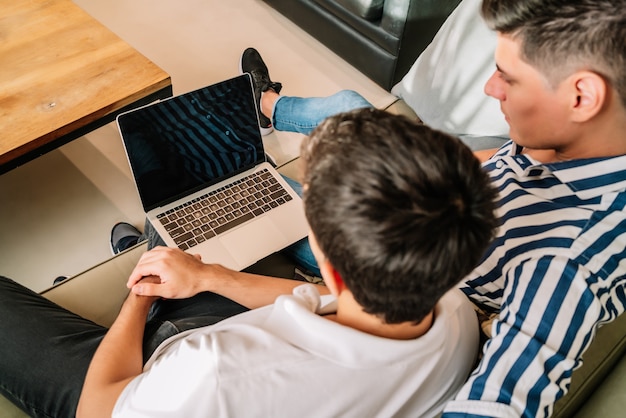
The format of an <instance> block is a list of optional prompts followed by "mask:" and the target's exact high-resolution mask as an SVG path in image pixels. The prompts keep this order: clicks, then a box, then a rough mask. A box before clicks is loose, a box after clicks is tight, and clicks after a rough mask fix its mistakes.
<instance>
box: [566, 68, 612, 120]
mask: <svg viewBox="0 0 626 418" xmlns="http://www.w3.org/2000/svg"><path fill="white" fill-rule="evenodd" d="M572 77H573V78H572V87H573V96H574V100H573V105H572V108H571V109H572V118H573V119H572V120H573V121H574V122H585V121H587V120H590V119H592V118H593V117H594V116H596V115H597V114H598V113H600V111H601V110H602V108H603V107H604V105H605V102H606V100H607V94H608V89H609V88H610V86H609V85H608V84H607V82H606V80H605V79H604V78H602V76H600V75H599V74H597V73H594V72H592V71H578V72H576V73H575V74H573V75H572Z"/></svg>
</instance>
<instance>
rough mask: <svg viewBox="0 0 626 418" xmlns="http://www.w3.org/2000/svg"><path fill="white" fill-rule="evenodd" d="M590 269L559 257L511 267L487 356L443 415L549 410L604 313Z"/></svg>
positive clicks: (516, 414) (532, 414)
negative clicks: (591, 285)
mask: <svg viewBox="0 0 626 418" xmlns="http://www.w3.org/2000/svg"><path fill="white" fill-rule="evenodd" d="M590 274H591V273H590V272H589V271H588V270H586V269H585V268H584V267H583V266H580V265H577V264H576V263H575V262H574V261H572V260H569V259H567V258H563V257H555V256H544V257H541V258H539V259H531V260H527V261H525V262H523V263H520V265H519V266H517V268H515V269H513V271H510V272H509V275H508V276H509V277H507V280H506V282H507V284H508V285H507V286H506V288H505V289H504V294H503V296H502V297H503V303H502V307H501V311H500V315H499V316H498V318H497V319H496V320H495V321H494V324H493V325H492V332H493V336H492V338H491V339H490V340H489V341H488V342H487V343H486V344H487V345H486V348H485V351H484V356H483V358H482V360H481V362H480V364H479V366H478V367H477V369H476V370H475V371H474V373H473V374H472V376H470V378H469V379H468V381H467V383H466V384H465V385H464V386H463V388H462V389H461V391H460V392H459V393H458V395H457V396H456V397H455V400H453V401H451V402H449V403H448V405H447V406H446V408H445V411H444V415H443V416H444V417H445V418H452V417H461V416H463V417H465V416H472V417H538V416H549V414H550V413H551V411H552V408H553V405H554V402H555V401H556V400H557V399H558V398H560V397H561V396H563V395H564V393H565V392H566V387H567V384H568V383H569V381H570V380H571V372H572V370H573V369H574V367H575V366H576V364H577V363H576V362H577V361H578V360H579V359H580V357H581V356H582V353H583V351H584V350H585V349H586V347H587V345H588V344H589V342H590V340H591V338H590V336H591V335H592V333H593V329H594V327H595V326H596V324H597V321H598V320H599V318H600V317H601V315H602V308H601V307H600V304H599V302H598V300H597V298H596V297H595V296H594V295H593V293H592V292H591V291H590V290H589V289H588V286H587V279H588V278H589V276H590Z"/></svg>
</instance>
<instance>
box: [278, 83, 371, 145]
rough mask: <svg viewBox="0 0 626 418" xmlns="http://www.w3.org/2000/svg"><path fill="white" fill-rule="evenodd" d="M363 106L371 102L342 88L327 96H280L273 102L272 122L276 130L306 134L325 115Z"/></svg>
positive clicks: (369, 104)
mask: <svg viewBox="0 0 626 418" xmlns="http://www.w3.org/2000/svg"><path fill="white" fill-rule="evenodd" d="M363 107H372V104H371V103H369V102H368V101H367V100H365V98H363V96H361V95H360V94H358V93H357V92H355V91H352V90H342V91H340V92H338V93H335V94H333V95H332V96H328V97H307V98H302V97H289V96H280V98H279V99H278V100H277V101H276V103H274V109H273V111H272V119H273V120H272V123H273V125H274V128H275V129H276V130H278V131H288V132H299V133H302V134H305V135H308V134H309V133H310V132H311V131H312V130H313V129H314V128H315V127H316V126H317V125H319V124H320V122H322V121H323V120H324V119H326V118H327V117H329V116H332V115H336V114H337V113H341V112H347V111H349V110H354V109H360V108H363Z"/></svg>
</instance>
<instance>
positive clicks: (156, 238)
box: [139, 218, 167, 250]
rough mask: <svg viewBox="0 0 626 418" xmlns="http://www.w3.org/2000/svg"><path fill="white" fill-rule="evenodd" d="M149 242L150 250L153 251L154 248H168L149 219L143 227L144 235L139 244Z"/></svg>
mask: <svg viewBox="0 0 626 418" xmlns="http://www.w3.org/2000/svg"><path fill="white" fill-rule="evenodd" d="M145 240H148V250H151V249H153V248H154V247H167V244H165V241H163V238H161V236H160V235H159V233H158V232H157V231H156V229H154V227H153V226H152V224H151V223H150V221H149V220H148V218H146V221H145V222H144V226H143V234H142V235H141V236H140V237H139V242H142V241H145Z"/></svg>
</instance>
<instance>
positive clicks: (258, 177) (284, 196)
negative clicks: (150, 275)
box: [157, 169, 292, 250]
mask: <svg viewBox="0 0 626 418" xmlns="http://www.w3.org/2000/svg"><path fill="white" fill-rule="evenodd" d="M291 199H292V198H291V196H290V195H289V193H287V191H286V190H285V189H284V188H283V186H282V185H281V184H280V183H278V180H276V179H275V178H274V176H273V175H272V174H271V173H270V172H269V171H268V170H267V169H263V170H261V171H258V172H256V173H253V174H251V175H249V176H246V177H244V178H242V179H240V180H236V181H234V182H233V183H231V184H229V185H227V186H224V187H221V188H219V189H217V190H215V191H212V192H210V193H207V194H205V195H203V196H200V197H198V198H195V199H192V200H190V201H189V202H186V203H184V204H182V205H180V206H177V207H175V208H173V209H170V210H168V211H166V212H164V213H162V214H159V215H158V216H157V219H159V221H160V222H161V224H162V225H163V227H164V228H165V229H166V230H167V231H168V233H169V234H170V236H171V237H172V238H173V239H174V242H176V245H178V248H180V249H181V250H186V249H187V248H190V247H193V246H195V245H197V244H200V243H202V242H204V241H206V240H207V239H209V238H211V237H214V236H216V235H219V234H222V233H224V232H226V231H228V230H229V229H231V228H234V227H236V226H237V225H241V224H242V223H244V222H246V221H249V220H250V219H253V218H254V217H255V216H259V215H262V214H263V213H265V212H267V211H270V210H272V209H273V208H276V207H278V206H280V205H282V204H284V203H286V202H288V201H290V200H291Z"/></svg>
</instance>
